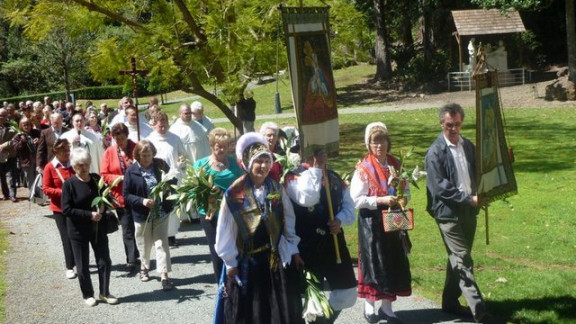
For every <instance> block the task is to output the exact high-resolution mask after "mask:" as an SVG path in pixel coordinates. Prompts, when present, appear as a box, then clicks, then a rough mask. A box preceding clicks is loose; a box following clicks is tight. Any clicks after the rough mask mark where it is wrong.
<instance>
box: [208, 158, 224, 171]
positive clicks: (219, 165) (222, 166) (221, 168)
mask: <svg viewBox="0 0 576 324" xmlns="http://www.w3.org/2000/svg"><path fill="white" fill-rule="evenodd" d="M210 160H211V161H212V165H213V166H215V167H216V168H217V169H219V170H224V169H227V168H228V160H226V161H225V162H224V163H221V162H220V161H218V160H216V159H215V158H214V157H211V158H210Z"/></svg>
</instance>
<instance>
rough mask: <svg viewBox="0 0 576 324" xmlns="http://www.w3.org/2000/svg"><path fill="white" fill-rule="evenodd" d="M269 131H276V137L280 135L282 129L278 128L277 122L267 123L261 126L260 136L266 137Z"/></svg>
mask: <svg viewBox="0 0 576 324" xmlns="http://www.w3.org/2000/svg"><path fill="white" fill-rule="evenodd" d="M267 129H271V130H273V131H275V132H276V135H278V132H279V130H280V128H278V124H276V123H275V122H265V123H264V124H262V126H260V134H262V135H265V133H266V130H267Z"/></svg>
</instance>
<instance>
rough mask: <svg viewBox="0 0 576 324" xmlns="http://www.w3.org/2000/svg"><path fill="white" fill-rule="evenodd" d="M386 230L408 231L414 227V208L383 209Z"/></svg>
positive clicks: (383, 221) (383, 222)
mask: <svg viewBox="0 0 576 324" xmlns="http://www.w3.org/2000/svg"><path fill="white" fill-rule="evenodd" d="M382 224H383V225H384V232H396V231H407V230H411V229H413V228H414V209H412V208H408V209H404V210H401V209H388V210H383V211H382Z"/></svg>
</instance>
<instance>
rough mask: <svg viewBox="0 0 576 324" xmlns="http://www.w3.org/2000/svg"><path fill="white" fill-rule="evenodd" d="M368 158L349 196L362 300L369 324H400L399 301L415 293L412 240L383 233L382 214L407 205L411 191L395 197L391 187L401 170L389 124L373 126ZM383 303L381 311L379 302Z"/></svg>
mask: <svg viewBox="0 0 576 324" xmlns="http://www.w3.org/2000/svg"><path fill="white" fill-rule="evenodd" d="M364 140H365V143H366V148H367V149H368V154H367V155H366V156H364V158H362V160H361V161H360V162H358V164H357V165H356V172H355V173H354V176H353V177H352V181H351V184H350V195H351V196H352V200H354V204H355V205H356V208H357V209H359V213H358V246H359V248H358V250H359V253H358V297H360V298H364V300H365V304H364V318H365V319H366V321H367V322H368V323H378V321H379V320H380V319H385V320H387V321H388V323H401V321H400V319H398V317H397V316H396V314H395V313H394V312H393V311H392V302H393V301H395V300H396V298H397V296H409V295H410V294H411V293H412V286H411V274H410V263H409V262H408V253H409V251H410V241H409V238H408V234H407V233H406V232H405V231H396V232H384V226H383V223H382V211H384V210H388V208H389V207H393V208H397V206H398V205H399V204H402V206H406V203H407V198H405V197H409V188H408V187H407V184H406V183H401V184H400V185H403V186H405V188H404V193H405V196H404V197H403V198H400V197H397V196H396V188H394V186H393V185H392V184H391V183H390V181H389V178H390V177H391V173H393V172H394V171H392V170H398V169H399V167H400V163H399V161H398V160H397V159H396V158H394V157H393V156H392V155H391V154H389V153H388V152H389V151H390V144H391V143H390V137H389V135H388V130H387V128H386V125H384V124H383V123H380V122H375V123H371V124H368V126H366V132H365V136H364ZM378 300H381V301H382V304H381V306H380V309H379V310H378V311H376V309H375V305H374V304H375V301H378Z"/></svg>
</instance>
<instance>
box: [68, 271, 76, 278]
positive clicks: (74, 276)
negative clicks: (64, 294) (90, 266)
mask: <svg viewBox="0 0 576 324" xmlns="http://www.w3.org/2000/svg"><path fill="white" fill-rule="evenodd" d="M66 278H68V279H74V278H76V272H74V269H67V270H66Z"/></svg>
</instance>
